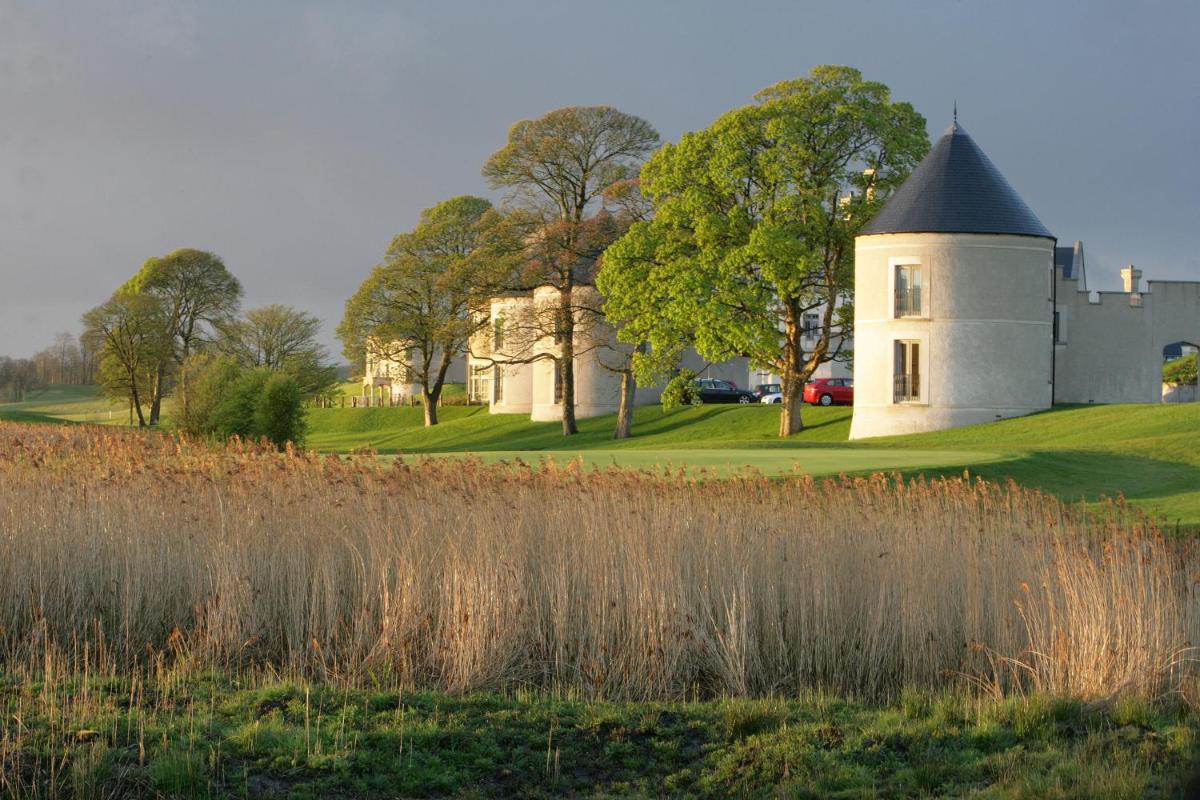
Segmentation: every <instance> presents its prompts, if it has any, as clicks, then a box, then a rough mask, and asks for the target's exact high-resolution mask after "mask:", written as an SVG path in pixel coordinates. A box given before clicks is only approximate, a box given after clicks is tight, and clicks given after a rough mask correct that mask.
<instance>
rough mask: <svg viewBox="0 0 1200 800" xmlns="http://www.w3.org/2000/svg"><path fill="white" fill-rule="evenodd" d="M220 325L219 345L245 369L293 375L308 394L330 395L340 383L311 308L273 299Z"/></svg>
mask: <svg viewBox="0 0 1200 800" xmlns="http://www.w3.org/2000/svg"><path fill="white" fill-rule="evenodd" d="M219 329H220V332H221V336H220V339H219V341H218V347H219V349H220V350H221V352H223V353H224V354H226V355H227V356H230V357H232V358H233V359H234V360H235V361H236V362H237V363H238V364H239V365H240V366H241V367H243V368H245V369H255V368H258V367H265V368H267V369H269V370H273V371H275V372H281V373H284V374H287V375H290V376H291V377H292V378H293V379H294V380H295V382H296V385H297V386H298V387H299V390H300V392H301V394H302V395H304V396H305V397H313V396H324V395H328V394H329V393H331V392H332V391H333V389H334V387H335V386H336V385H337V380H338V378H337V368H336V367H335V366H333V365H332V364H330V363H329V353H328V352H327V351H326V349H325V346H324V345H322V344H321V342H320V339H319V337H320V334H321V320H319V319H318V318H317V317H315V316H313V315H312V314H310V313H308V312H307V311H302V310H300V309H298V308H293V307H291V306H286V305H281V304H279V303H272V304H271V305H267V306H261V307H259V308H252V309H249V310H248V311H246V312H245V313H243V314H242V315H241V316H240V317H238V318H237V319H234V320H232V321H230V322H226V323H222V324H221V325H220V326H219Z"/></svg>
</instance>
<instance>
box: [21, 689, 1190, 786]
mask: <svg viewBox="0 0 1200 800" xmlns="http://www.w3.org/2000/svg"><path fill="white" fill-rule="evenodd" d="M43 691H46V690H45V688H43V687H35V686H31V685H29V684H24V685H19V684H10V685H9V686H5V685H4V684H2V683H0V710H4V711H6V712H8V713H5V714H4V715H3V719H2V720H0V732H3V731H4V730H5V729H6V728H8V729H9V730H8V733H9V734H11V735H12V736H14V737H17V740H18V741H19V742H20V744H21V747H20V750H19V751H18V752H20V753H22V756H21V757H22V759H23V761H24V769H16V770H13V771H12V779H14V780H15V779H16V778H17V776H21V777H22V778H24V779H25V780H26V781H28V780H30V778H31V777H32V776H33V775H34V774H35V772H36V774H37V775H38V776H39V778H40V779H42V780H44V779H46V777H47V774H48V773H49V772H50V769H51V767H50V765H51V764H54V769H56V770H57V771H58V772H59V773H60V775H62V776H66V778H67V779H68V780H67V782H68V783H69V785H72V786H74V787H75V788H76V789H77V790H78V791H79V796H97V797H100V796H151V795H154V796H170V797H211V796H222V797H225V796H234V797H243V796H251V797H255V796H257V797H329V796H334V797H381V798H385V797H459V798H475V797H535V798H536V797H579V796H589V797H590V796H604V797H664V796H677V797H679V796H686V797H713V798H724V797H799V798H808V797H813V798H815V797H821V798H866V797H887V798H910V797H911V798H916V797H933V796H936V797H962V796H971V797H995V798H1000V797H1063V798H1095V797H1105V798H1126V797H1127V798H1141V797H1167V796H1172V794H1171V793H1172V792H1173V791H1179V787H1180V786H1181V784H1183V782H1184V781H1186V780H1187V779H1188V775H1187V773H1188V771H1189V770H1190V769H1191V768H1192V766H1193V764H1194V759H1195V746H1196V732H1197V728H1196V719H1195V717H1194V716H1193V715H1191V714H1189V713H1187V712H1186V711H1184V710H1183V709H1181V708H1178V707H1172V706H1170V705H1165V706H1160V707H1158V708H1155V707H1151V706H1148V705H1146V704H1144V703H1140V702H1136V701H1122V702H1119V703H1117V704H1116V705H1115V706H1113V707H1111V708H1104V709H1088V708H1086V707H1085V706H1083V705H1082V704H1081V703H1079V702H1077V701H1065V700H1057V701H1055V700H1050V699H1048V698H1043V697H1034V698H1031V699H1029V700H1027V701H1025V700H1010V701H1004V702H1000V703H991V702H977V701H975V700H972V699H970V698H969V697H967V696H965V695H962V694H945V695H928V694H923V693H920V692H915V691H912V692H906V693H905V694H904V695H903V696H902V697H901V698H900V699H899V701H898V702H897V703H895V704H893V705H891V706H884V707H878V706H870V705H864V704H861V703H857V702H854V701H848V700H842V699H837V698H833V697H828V696H811V697H805V698H796V699H765V700H716V701H708V702H689V703H619V702H596V701H583V700H564V699H556V698H550V697H527V696H520V697H512V696H505V695H470V696H466V697H448V696H445V695H437V694H430V693H426V692H408V693H397V692H384V691H375V692H364V691H358V690H345V689H340V688H337V687H334V686H325V687H320V686H318V687H309V688H301V687H299V686H297V685H293V684H287V683H276V684H272V685H268V686H265V687H262V688H245V687H241V686H238V685H237V684H234V683H230V682H228V681H226V680H224V679H222V678H221V677H219V676H211V675H210V676H199V677H198V678H184V679H183V680H182V681H181V680H179V678H178V677H176V678H173V679H172V680H171V681H169V682H168V683H167V684H164V685H162V686H157V685H146V686H145V688H144V694H143V693H138V695H139V696H144V697H145V698H146V702H147V705H146V706H141V707H137V708H129V707H128V700H129V698H130V696H131V692H130V688H129V687H128V686H126V685H125V684H124V682H123V681H112V680H108V681H94V682H91V685H90V687H89V691H88V692H86V693H84V694H86V695H87V700H86V702H82V701H80V697H81V693H80V692H78V690H77V689H76V688H74V687H71V686H64V685H62V684H60V685H59V686H58V687H57V688H52V689H50V693H51V695H55V694H59V693H60V692H65V693H66V694H65V695H63V696H61V697H59V698H58V700H57V701H54V700H50V698H47V697H45V696H44V695H42V696H41V698H40V699H39V695H41V692H43ZM54 708H60V709H69V710H68V711H67V712H66V713H65V714H63V713H61V712H60V713H59V714H58V715H57V716H52V715H48V714H47V713H46V711H47V709H54ZM14 709H20V710H21V712H20V713H19V714H14V713H13V712H14ZM62 780H63V778H62V777H60V781H62ZM156 793H157V794H156ZM26 794H29V795H30V796H32V792H28V791H27V792H26ZM1185 796H1186V795H1185Z"/></svg>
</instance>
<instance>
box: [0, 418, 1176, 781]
mask: <svg viewBox="0 0 1200 800" xmlns="http://www.w3.org/2000/svg"><path fill="white" fill-rule="evenodd" d="M0 501H2V502H0V509H3V512H2V513H0V631H2V633H0V676H2V677H0V698H2V699H0V757H2V758H3V759H4V761H3V762H2V763H0V767H2V768H0V773H2V774H3V775H5V776H16V777H15V778H13V777H7V778H6V779H7V780H9V781H10V787H12V786H16V787H17V789H16V790H12V791H10V793H14V792H16V791H18V790H19V792H20V793H24V794H26V795H29V796H46V794H48V793H50V794H53V793H58V794H59V795H60V796H86V795H87V794H89V793H91V794H93V795H101V796H102V792H101V791H100V790H96V791H93V789H94V788H95V787H96V786H97V785H99V786H108V785H119V784H111V783H109V784H106V783H105V781H109V782H111V781H122V780H126V779H127V780H128V781H130V782H131V784H130V785H131V786H132V787H133V788H132V789H130V790H129V791H130V792H132V793H137V792H141V793H144V794H150V793H152V792H161V793H165V794H167V795H172V794H174V795H177V796H205V795H206V794H209V793H219V792H223V791H226V792H235V793H236V792H242V793H244V794H246V795H255V796H270V795H272V794H275V795H276V796H281V795H284V794H289V793H291V794H294V795H299V796H304V795H305V794H306V793H307V794H308V795H309V796H324V795H326V794H328V793H329V792H334V793H337V792H342V793H343V794H347V795H353V794H355V793H359V794H361V793H363V792H368V793H369V791H370V786H372V785H377V786H384V785H386V786H391V787H396V786H397V784H396V783H395V782H397V781H398V782H399V787H400V788H392V789H389V790H388V791H392V792H394V796H403V795H404V794H406V793H407V794H409V795H410V796H411V795H443V796H466V797H470V796H497V795H503V794H511V793H518V794H521V793H526V794H534V795H536V794H539V793H540V794H542V795H554V794H560V795H573V794H574V795H578V794H582V793H592V794H603V793H607V794H622V793H623V794H628V795H635V796H636V795H647V794H649V795H656V794H671V793H676V794H681V795H682V794H699V795H708V796H729V795H735V796H736V795H747V796H772V795H774V794H775V793H776V790H777V789H778V788H779V786H780V785H781V784H782V785H783V786H784V787H785V788H786V789H787V793H788V794H791V795H793V796H799V797H804V796H812V797H824V796H837V793H838V792H840V793H841V794H842V796H847V797H864V796H913V797H918V796H928V795H930V794H937V795H942V796H945V795H950V796H953V795H960V796H962V795H968V794H970V793H972V792H977V791H983V790H985V789H986V790H987V791H990V792H991V794H992V796H998V797H1002V796H1033V797H1038V796H1065V797H1092V796H1114V797H1119V796H1127V797H1139V796H1144V795H1146V794H1157V795H1158V796H1167V795H1166V794H1165V792H1167V791H1168V787H1170V786H1175V785H1177V782H1178V781H1179V780H1180V779H1181V778H1182V777H1183V775H1184V773H1186V772H1187V771H1188V770H1190V769H1191V765H1192V762H1193V759H1194V749H1195V742H1196V732H1197V715H1196V711H1195V707H1196V703H1197V702H1198V697H1200V695H1198V691H1200V686H1198V683H1197V677H1198V674H1197V666H1198V664H1197V659H1196V655H1195V651H1194V649H1193V648H1192V647H1191V645H1190V643H1191V642H1195V641H1200V600H1198V597H1197V587H1200V572H1198V570H1200V558H1198V557H1197V556H1198V555H1200V553H1198V552H1197V550H1198V548H1200V544H1198V543H1197V542H1195V541H1193V540H1189V539H1177V538H1170V537H1166V536H1163V535H1162V532H1161V531H1160V530H1158V529H1157V528H1155V527H1154V525H1153V524H1150V523H1147V522H1146V521H1144V520H1141V519H1139V518H1137V517H1135V516H1130V515H1128V514H1127V513H1126V512H1125V511H1124V510H1123V509H1122V508H1121V507H1120V506H1117V505H1114V506H1110V507H1108V508H1107V509H1106V510H1105V515H1104V516H1103V517H1100V518H1095V517H1092V516H1091V515H1085V514H1083V513H1082V512H1080V511H1079V510H1077V509H1070V508H1067V507H1065V506H1063V505H1062V504H1061V503H1059V502H1058V501H1057V500H1055V499H1054V498H1052V497H1048V496H1045V495H1042V494H1039V493H1037V492H1033V491H1029V490H1024V489H1020V488H1016V487H1013V488H1011V489H1004V488H1001V487H998V486H995V485H991V484H987V483H983V482H976V481H967V480H962V479H949V480H935V481H911V482H898V481H896V480H894V479H889V478H883V477H874V478H858V479H843V480H837V481H830V482H816V481H814V480H812V479H811V478H808V477H804V476H800V477H793V478H790V479H786V480H771V479H767V478H763V477H750V476H741V477H736V478H733V479H730V480H725V481H718V482H697V481H694V480H688V479H683V478H679V477H659V478H652V477H649V476H646V475H641V474H634V473H629V472H622V471H618V470H608V471H603V472H587V471H583V470H581V469H578V468H572V467H566V468H553V467H552V468H547V469H542V470H532V469H520V468H518V469H512V468H494V467H488V466H486V465H483V464H480V463H477V462H470V461H468V462H465V463H458V462H450V461H446V460H435V461H431V462H428V463H423V464H418V465H410V464H404V463H394V464H387V463H381V462H380V461H379V460H377V459H374V458H362V459H350V460H344V459H338V458H322V457H318V456H315V455H311V454H305V453H289V454H278V453H274V452H268V451H261V450H258V449H255V448H252V447H239V446H231V447H224V448H218V447H209V446H206V445H200V444H195V443H190V442H187V441H183V440H179V439H175V438H172V437H160V436H144V435H139V434H137V433H134V432H124V431H118V430H111V429H104V428H98V427H81V426H74V427H65V426H63V427H59V426H44V425H43V426H22V425H7V424H0ZM281 679H282V680H281ZM302 696H303V700H302V699H301V698H302ZM781 697H782V698H793V699H790V700H780V699H773V698H781ZM556 698H557V699H556ZM563 698H569V699H567V700H564V699H563ZM846 698H856V699H855V700H853V701H851V700H849V699H846ZM393 703H394V705H393ZM543 736H544V737H545V739H544V744H543V738H542V737H543ZM535 740H536V742H537V744H536V747H535V745H534V744H533V742H534V741H535ZM401 742H404V744H403V745H401ZM506 770H507V772H506ZM480 776H492V777H491V780H492V781H493V783H488V782H486V780H485V782H484V783H483V784H480V783H478V781H479V779H480ZM56 781H58V782H59V783H55V782H56ZM67 781H77V784H74V785H75V786H76V788H77V789H78V791H76V789H73V788H70V787H68V785H67V783H66V782H67ZM359 781H367V782H370V781H378V782H379V783H377V784H370V783H368V784H360V783H356V782H359ZM405 781H410V783H405ZM495 781H499V783H496V782H495ZM79 787H82V788H79ZM239 787H240V788H239ZM364 787H365V788H364ZM51 789H53V791H51ZM85 790H86V791H85ZM110 794H111V792H110Z"/></svg>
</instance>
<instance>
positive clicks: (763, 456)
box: [398, 447, 1005, 476]
mask: <svg viewBox="0 0 1200 800" xmlns="http://www.w3.org/2000/svg"><path fill="white" fill-rule="evenodd" d="M398 457H403V456H398ZM426 457H429V458H460V459H461V458H475V459H478V460H480V461H482V462H484V463H488V464H492V463H498V462H513V463H516V462H518V461H520V462H523V463H527V464H540V463H542V462H543V461H545V460H549V461H552V462H554V463H555V464H558V465H563V464H569V463H571V462H574V461H579V462H581V463H582V464H583V466H585V467H588V468H592V467H600V468H603V467H608V466H616V467H622V468H626V469H640V470H649V471H652V472H662V471H664V470H677V469H684V470H687V471H689V472H693V471H698V470H705V471H709V472H714V473H716V474H718V475H731V474H734V473H737V472H740V471H744V470H747V469H751V470H755V471H757V472H760V473H762V474H764V475H772V476H774V475H794V474H806V475H814V476H821V475H838V474H843V473H844V474H854V473H862V472H880V471H911V470H924V469H933V468H938V469H944V468H951V467H954V468H959V469H961V468H962V467H963V466H964V465H976V464H986V463H990V462H993V461H998V460H1001V459H1003V458H1005V456H1004V455H1002V454H999V453H989V452H985V451H982V450H899V449H876V448H857V447H855V448H851V447H812V448H804V449H797V450H795V451H785V450H765V449H738V448H730V449H699V448H697V449H679V450H652V449H636V450H635V449H632V448H629V449H625V450H612V449H610V450H600V449H596V450H540V451H530V450H490V451H480V452H478V453H475V452H446V453H427V454H421V455H419V456H415V458H418V459H419V458H426ZM410 458H411V456H410Z"/></svg>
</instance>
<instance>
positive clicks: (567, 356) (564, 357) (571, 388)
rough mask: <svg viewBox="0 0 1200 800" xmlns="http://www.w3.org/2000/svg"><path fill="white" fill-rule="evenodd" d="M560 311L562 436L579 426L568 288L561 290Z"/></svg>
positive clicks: (570, 434)
mask: <svg viewBox="0 0 1200 800" xmlns="http://www.w3.org/2000/svg"><path fill="white" fill-rule="evenodd" d="M560 313H561V319H560V321H559V326H560V329H561V330H562V352H561V354H560V357H559V359H558V368H559V369H560V370H561V375H562V430H563V436H573V435H575V434H577V433H579V426H578V425H576V424H575V314H574V312H573V310H572V308H571V290H570V289H565V290H564V291H563V292H562V298H561V306H560Z"/></svg>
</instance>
